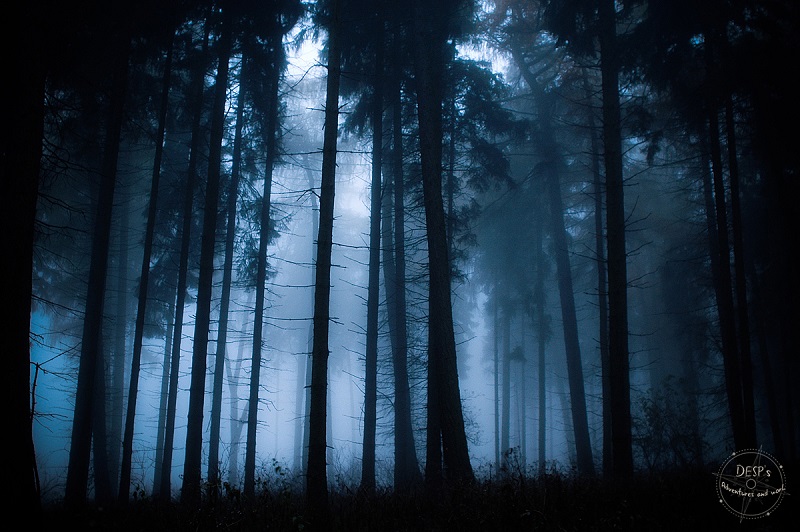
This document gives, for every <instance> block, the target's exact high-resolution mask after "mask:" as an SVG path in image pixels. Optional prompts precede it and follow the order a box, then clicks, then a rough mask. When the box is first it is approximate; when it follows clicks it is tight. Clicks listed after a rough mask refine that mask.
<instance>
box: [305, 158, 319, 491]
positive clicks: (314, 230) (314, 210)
mask: <svg viewBox="0 0 800 532" xmlns="http://www.w3.org/2000/svg"><path fill="white" fill-rule="evenodd" d="M305 168H306V179H308V190H309V192H310V194H309V196H311V234H312V235H313V238H316V237H317V235H318V234H319V216H318V212H319V205H318V202H317V195H316V194H314V193H313V190H314V173H313V172H312V171H311V165H310V164H309V163H308V156H306V157H305ZM316 249H317V248H316V241H315V240H312V242H311V259H310V260H309V263H311V262H313V261H314V257H316ZM311 286H316V268H312V269H311ZM310 303H311V304H310V308H312V309H313V308H314V292H313V291H312V292H311V301H310ZM307 346H308V352H307V353H306V357H305V388H304V390H303V447H302V449H301V455H302V456H301V458H302V466H301V470H302V472H303V475H304V476H305V474H306V465H307V464H308V443H309V433H310V422H311V373H312V362H313V357H312V356H311V354H312V353H313V351H314V323H313V321H312V322H311V323H310V324H309V327H308V341H307Z"/></svg>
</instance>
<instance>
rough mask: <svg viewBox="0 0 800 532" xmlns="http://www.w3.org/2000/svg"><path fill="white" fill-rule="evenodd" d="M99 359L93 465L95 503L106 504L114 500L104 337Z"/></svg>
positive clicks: (93, 416) (96, 376) (95, 388)
mask: <svg viewBox="0 0 800 532" xmlns="http://www.w3.org/2000/svg"><path fill="white" fill-rule="evenodd" d="M99 342H100V346H99V347H98V349H97V352H98V353H99V356H98V359H97V366H96V371H97V375H95V381H94V405H93V406H92V466H93V472H94V499H95V503H96V504H98V505H100V506H105V505H106V504H108V503H110V502H111V501H112V500H113V495H112V488H111V472H110V471H109V468H108V450H109V449H108V447H109V446H108V416H107V415H106V414H107V410H108V408H107V407H108V399H107V393H106V390H107V388H108V387H107V375H108V372H107V371H106V363H105V356H104V355H105V352H104V347H105V345H104V344H103V340H102V338H101V339H100V340H99Z"/></svg>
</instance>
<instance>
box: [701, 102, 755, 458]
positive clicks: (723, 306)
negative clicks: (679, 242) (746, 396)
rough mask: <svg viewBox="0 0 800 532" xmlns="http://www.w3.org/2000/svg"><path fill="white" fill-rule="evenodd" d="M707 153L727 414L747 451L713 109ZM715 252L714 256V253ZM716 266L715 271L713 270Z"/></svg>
mask: <svg viewBox="0 0 800 532" xmlns="http://www.w3.org/2000/svg"><path fill="white" fill-rule="evenodd" d="M708 132H709V150H710V154H711V179H712V183H711V185H712V186H713V202H714V205H713V210H712V211H710V212H713V213H714V215H715V219H714V222H713V225H714V227H713V232H712V233H711V234H710V235H709V237H710V238H713V248H712V251H711V252H712V253H714V254H715V255H716V261H712V269H713V271H712V273H713V276H714V291H715V294H716V298H717V311H718V313H719V323H720V333H721V340H722V360H723V366H724V368H725V389H726V392H727V397H728V410H729V414H730V416H731V428H732V430H733V441H734V445H735V447H736V449H750V448H753V447H754V445H755V440H754V439H753V438H751V437H750V435H749V431H748V428H747V422H746V421H745V415H744V404H743V402H742V368H741V365H740V360H739V350H738V349H737V346H736V318H735V310H734V304H733V294H732V291H733V287H732V281H731V264H730V241H729V238H728V215H727V206H726V202H725V185H724V184H723V182H722V155H721V149H720V140H719V119H718V117H717V111H716V109H713V110H709V121H708ZM715 251H716V253H715ZM714 264H716V267H713V266H714Z"/></svg>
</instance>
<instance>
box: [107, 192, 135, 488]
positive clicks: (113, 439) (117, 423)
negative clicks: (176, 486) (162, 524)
mask: <svg viewBox="0 0 800 532" xmlns="http://www.w3.org/2000/svg"><path fill="white" fill-rule="evenodd" d="M120 208H121V210H122V212H121V213H120V220H119V231H118V233H117V238H118V241H117V249H118V254H117V293H116V304H117V309H116V311H115V316H114V321H115V323H114V351H113V353H114V356H113V358H112V360H111V362H110V364H109V371H110V373H111V375H110V378H109V391H108V398H109V410H110V412H109V425H110V427H109V434H108V443H109V447H108V469H109V474H110V476H111V483H112V488H114V489H116V488H117V487H118V486H119V473H120V458H121V456H122V453H121V450H122V437H123V426H124V425H123V419H124V417H125V416H124V410H125V360H126V358H127V353H126V351H127V339H128V247H129V246H130V241H129V240H130V238H129V231H128V227H129V225H130V209H129V208H128V206H127V205H120Z"/></svg>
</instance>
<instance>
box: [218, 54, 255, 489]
mask: <svg viewBox="0 0 800 532" xmlns="http://www.w3.org/2000/svg"><path fill="white" fill-rule="evenodd" d="M246 62H247V58H246V56H245V55H244V54H243V55H242V58H241V67H240V74H239V84H240V87H241V82H242V74H241V72H242V71H243V70H244V68H245V66H244V65H245V63H246ZM244 92H245V91H244V90H243V89H241V88H240V90H239V94H238V96H237V102H236V130H235V133H234V137H233V163H232V166H231V180H230V183H229V185H228V204H227V215H228V219H227V224H226V227H225V260H224V263H223V267H222V295H221V296H220V306H219V332H218V333H217V354H216V358H215V359H214V384H213V387H212V389H211V430H210V431H209V440H208V484H209V493H210V495H211V496H212V497H214V496H216V495H217V493H218V492H219V489H220V487H221V481H220V475H219V462H220V460H219V444H220V425H221V418H222V388H223V386H222V385H223V376H224V373H225V361H226V357H227V351H228V317H229V316H228V314H229V309H230V301H231V284H232V281H233V251H234V249H233V247H234V240H235V237H236V204H237V200H238V197H239V176H240V168H241V159H242V128H243V126H244V124H243V122H244V118H243V115H244Z"/></svg>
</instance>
